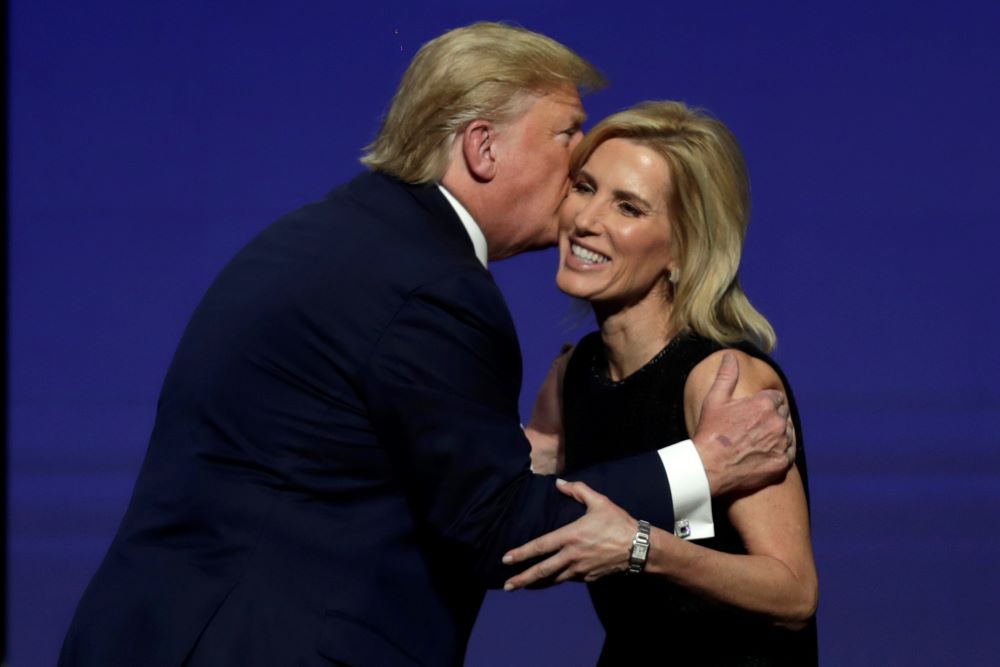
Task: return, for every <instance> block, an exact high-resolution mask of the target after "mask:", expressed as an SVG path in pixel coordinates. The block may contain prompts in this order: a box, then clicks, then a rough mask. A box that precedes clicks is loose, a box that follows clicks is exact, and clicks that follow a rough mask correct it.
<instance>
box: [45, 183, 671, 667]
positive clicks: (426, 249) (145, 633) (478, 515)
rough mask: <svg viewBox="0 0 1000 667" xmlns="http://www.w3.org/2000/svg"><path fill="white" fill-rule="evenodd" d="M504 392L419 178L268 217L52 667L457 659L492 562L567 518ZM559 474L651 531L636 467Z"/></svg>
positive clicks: (220, 294)
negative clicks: (532, 466)
mask: <svg viewBox="0 0 1000 667" xmlns="http://www.w3.org/2000/svg"><path fill="white" fill-rule="evenodd" d="M520 383H521V358H520V351H519V348H518V342H517V338H516V334H515V331H514V326H513V323H512V322H511V318H510V314H509V312H508V310H507V307H506V305H505V303H504V299H503V297H502V296H501V294H500V292H499V290H498V289H497V287H496V285H495V284H494V282H493V280H492V278H491V277H490V274H489V272H488V271H486V269H484V268H483V266H482V265H480V264H479V262H478V261H477V260H476V257H475V255H474V253H473V249H472V244H471V242H470V240H469V237H468V235H467V234H466V232H465V230H464V229H463V227H462V225H461V222H460V221H459V219H458V217H457V215H456V214H455V212H454V210H453V209H452V208H451V207H450V206H449V204H448V203H447V201H446V200H445V198H444V197H443V195H442V194H441V193H440V191H439V190H438V189H437V187H436V186H409V185H405V184H402V183H400V182H398V181H396V180H394V179H392V178H389V177H387V176H384V175H380V174H372V173H366V174H362V175H361V176H359V177H357V178H356V179H354V180H353V181H352V182H350V183H348V184H347V185H345V186H342V187H340V188H337V189H335V190H334V191H333V192H331V193H330V194H329V195H328V196H327V197H326V198H325V199H323V200H322V201H320V202H317V203H314V204H311V205H308V206H306V207H304V208H302V209H300V210H298V211H296V212H294V213H292V214H290V215H288V216H286V217H284V218H282V219H281V220H279V221H277V222H276V223H274V224H273V225H271V226H270V227H269V228H267V229H266V230H265V231H264V232H262V233H261V234H260V235H259V236H258V237H257V238H255V239H254V240H253V241H251V242H250V243H249V244H248V245H247V246H246V247H245V248H244V249H243V250H242V251H241V252H240V253H239V254H238V255H237V256H236V257H235V258H234V259H233V260H232V261H231V262H230V263H229V264H228V265H227V266H226V268H225V269H224V270H223V271H222V273H221V274H220V275H219V277H218V278H217V279H216V280H215V282H214V284H213V285H212V286H211V288H210V289H209V290H208V292H207V294H206V295H205V297H204V299H203V300H202V302H201V304H200V305H199V306H198V308H197V310H196V311H195V313H194V315H193V316H192V318H191V321H190V323H189V324H188V327H187V329H186V330H185V332H184V335H183V338H182V339H181V342H180V345H179V347H178V349H177V352H176V355H175V357H174V359H173V362H172V363H171V366H170V369H169V371H168V373H167V377H166V380H165V382H164V386H163V390H162V393H161V396H160V399H159V402H158V405H157V416H156V424H155V427H154V430H153V434H152V437H151V440H150V443H149V448H148V451H147V454H146V459H145V461H144V463H143V466H142V470H141V472H140V474H139V478H138V480H137V482H136V486H135V490H134V493H133V497H132V500H131V502H130V504H129V508H128V511H127V513H126V515H125V517H124V519H123V520H122V524H121V527H120V529H119V531H118V533H117V535H116V536H115V539H114V541H113V543H112V545H111V547H110V549H109V551H108V554H107V556H106V558H105V560H104V561H103V563H102V564H101V566H100V568H99V570H98V572H97V573H96V575H95V577H94V579H93V580H92V582H91V583H90V585H89V587H88V588H87V590H86V592H85V594H84V596H83V599H82V600H81V602H80V604H79V607H78V609H77V612H76V615H75V617H74V619H73V622H72V625H71V627H70V630H69V633H68V636H67V638H66V641H65V644H64V646H63V651H62V655H61V658H60V664H63V665H88V666H90V665H93V666H95V667H98V666H99V667H112V666H115V665H135V666H142V667H155V666H158V665H163V666H177V665H182V664H187V665H212V666H213V667H216V666H225V665H240V666H247V665H262V666H263V665H266V666H267V667H274V666H276V665H326V664H349V665H377V666H388V667H391V666H394V665H457V664H461V661H462V658H463V655H464V651H465V645H466V641H467V639H468V636H469V633H470V630H471V628H472V624H473V621H474V620H475V617H476V613H477V611H478V609H479V606H480V603H481V601H482V598H483V594H484V591H485V589H486V587H488V586H498V585H501V584H502V583H503V581H504V580H505V578H506V577H508V576H510V575H511V574H513V572H512V571H511V570H510V568H507V567H505V566H503V565H502V564H501V563H500V558H501V556H502V555H503V553H504V552H505V550H507V549H509V548H511V547H514V546H517V545H519V544H521V543H523V542H525V541H527V540H529V539H531V538H533V537H535V536H537V535H539V534H541V533H544V532H546V531H549V530H551V529H553V528H556V527H558V526H559V525H562V524H564V523H567V522H569V521H571V520H573V519H575V518H577V517H579V516H580V515H581V514H582V512H583V508H582V506H580V505H578V504H577V503H575V502H573V501H572V500H570V499H568V498H566V497H565V496H563V495H562V494H559V493H558V492H557V491H556V490H555V487H554V484H553V478H551V477H541V476H535V475H532V474H531V473H530V471H529V467H528V466H529V445H528V443H527V441H526V440H525V438H524V436H523V435H522V433H521V429H520V426H519V417H518V409H517V398H518V392H519V390H520ZM665 444H666V443H665ZM575 478H576V479H582V480H585V481H587V482H588V483H590V484H591V485H592V486H593V487H595V488H596V489H598V490H600V491H602V492H604V493H606V494H608V495H609V496H610V497H611V498H613V499H614V500H615V501H617V502H618V503H619V504H621V505H622V506H623V507H624V508H625V509H626V510H628V511H629V512H630V513H632V514H633V515H634V516H637V517H641V518H646V519H649V520H651V521H652V522H654V523H657V524H659V525H665V526H670V525H673V516H672V509H671V499H670V494H669V489H668V487H667V483H666V478H665V475H664V473H663V470H662V466H661V465H660V462H659V459H658V456H657V454H655V453H651V454H643V455H641V456H637V457H634V458H631V459H625V460H621V461H617V462H613V463H609V464H606V465H604V466H602V467H600V468H594V469H589V470H585V471H583V472H581V473H579V474H578V475H577V476H576V477H575ZM525 603H526V604H527V603H528V600H527V599H526V600H525Z"/></svg>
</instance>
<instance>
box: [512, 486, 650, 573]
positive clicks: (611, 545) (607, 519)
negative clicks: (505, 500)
mask: <svg viewBox="0 0 1000 667" xmlns="http://www.w3.org/2000/svg"><path fill="white" fill-rule="evenodd" d="M556 486H557V488H558V489H559V490H560V491H562V492H563V493H565V494H566V495H567V496H570V497H572V498H574V499H576V500H577V501H579V502H581V503H583V504H584V505H586V506H587V513H586V514H584V515H583V516H582V517H580V518H579V519H577V520H576V521H574V522H573V523H571V524H568V525H566V526H563V527H562V528H559V529H558V530H554V531H552V532H551V533H548V534H546V535H542V536H541V537H537V538H535V539H534V540H532V541H530V542H528V543H527V544H525V545H523V546H520V547H518V548H517V549H512V550H511V551H508V552H507V554H506V555H504V557H503V562H504V563H505V564H507V565H513V564H515V563H523V562H524V561H526V560H531V559H535V558H541V557H543V556H547V555H549V554H552V555H551V556H549V557H548V558H546V559H545V560H543V561H542V562H540V563H536V564H535V565H533V566H531V567H529V568H528V569H527V570H525V571H524V572H522V573H521V574H519V575H517V576H516V577H511V578H510V579H508V580H507V583H505V584H504V587H503V588H504V590H505V591H512V590H514V589H516V588H524V587H525V586H532V585H535V584H539V583H542V584H561V583H562V582H564V581H568V580H570V579H576V580H581V579H582V580H583V581H588V582H589V581H596V580H597V579H600V578H601V577H603V576H604V575H606V574H612V573H614V572H624V571H625V570H627V569H628V559H629V553H630V552H631V550H632V539H633V538H634V537H635V530H636V525H637V524H638V522H637V521H636V520H635V519H633V518H632V517H631V516H629V515H628V513H627V512H626V511H625V510H623V509H622V508H620V507H618V505H615V504H614V503H613V502H611V501H610V500H608V498H607V496H603V495H601V494H600V493H597V492H596V491H594V490H593V489H591V488H590V487H589V486H587V485H586V484H584V483H583V482H567V481H565V480H562V479H560V480H557V481H556Z"/></svg>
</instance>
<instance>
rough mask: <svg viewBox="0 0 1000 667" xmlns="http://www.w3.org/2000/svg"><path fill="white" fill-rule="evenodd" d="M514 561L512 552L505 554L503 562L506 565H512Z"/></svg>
mask: <svg viewBox="0 0 1000 667" xmlns="http://www.w3.org/2000/svg"><path fill="white" fill-rule="evenodd" d="M513 562H514V557H513V556H511V555H510V554H505V555H504V557H503V564H504V565H510V564H511V563H513Z"/></svg>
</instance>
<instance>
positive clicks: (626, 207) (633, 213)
mask: <svg viewBox="0 0 1000 667" xmlns="http://www.w3.org/2000/svg"><path fill="white" fill-rule="evenodd" d="M618 208H619V210H621V212H622V213H624V214H625V215H627V216H629V217H630V218H637V217H639V216H640V215H642V210H640V209H639V207H638V206H636V205H634V204H629V203H628V202H627V201H623V202H622V203H621V204H619V205H618Z"/></svg>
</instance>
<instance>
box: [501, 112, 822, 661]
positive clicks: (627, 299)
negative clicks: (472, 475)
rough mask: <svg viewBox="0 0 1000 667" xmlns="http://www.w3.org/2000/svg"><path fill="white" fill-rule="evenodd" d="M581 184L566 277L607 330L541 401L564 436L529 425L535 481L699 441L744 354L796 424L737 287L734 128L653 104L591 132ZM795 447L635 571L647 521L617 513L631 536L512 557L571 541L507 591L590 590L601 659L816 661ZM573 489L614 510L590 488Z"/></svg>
mask: <svg viewBox="0 0 1000 667" xmlns="http://www.w3.org/2000/svg"><path fill="white" fill-rule="evenodd" d="M572 179H573V187H572V190H571V192H570V194H569V196H568V198H567V200H566V201H565V203H564V204H563V207H562V213H561V228H560V237H559V250H560V252H559V270H558V274H557V277H556V282H557V284H558V285H559V287H560V289H562V290H563V291H564V292H566V293H567V294H570V295H572V296H575V297H579V298H582V299H586V300H587V301H588V302H589V303H590V304H591V306H592V307H593V310H594V313H595V315H596V318H597V322H598V324H599V326H600V330H599V331H598V332H594V333H592V334H590V335H588V336H586V337H585V338H583V340H581V341H580V343H579V344H578V345H577V346H576V349H575V350H574V351H573V352H572V354H571V356H570V355H564V356H563V357H561V358H560V360H559V361H557V363H556V364H555V366H554V369H555V371H554V372H555V374H556V375H557V376H558V377H557V378H556V379H555V381H553V382H549V383H548V384H549V388H550V389H551V388H552V387H553V386H560V387H561V393H559V394H558V395H555V394H553V396H556V398H555V400H551V396H550V397H548V399H547V398H546V396H544V395H543V396H541V397H540V401H539V405H544V404H545V402H546V400H549V402H550V403H558V404H560V405H561V410H562V427H563V428H564V432H563V433H562V434H560V433H558V430H559V428H560V426H559V424H558V423H557V422H558V420H556V423H550V424H547V423H546V419H545V417H544V415H540V416H539V418H538V419H535V420H534V421H533V423H532V424H531V426H529V429H528V430H529V435H531V436H532V440H533V445H534V452H533V462H534V467H535V469H536V472H559V473H562V474H563V476H565V477H567V478H568V479H572V476H573V471H574V470H576V469H579V468H582V467H585V466H588V465H593V464H595V463H599V462H601V461H606V460H609V459H613V458H618V457H621V456H626V455H630V454H634V453H636V452H638V451H643V450H655V449H657V448H658V447H660V446H662V443H663V442H671V441H675V440H679V439H683V438H686V437H689V436H688V434H689V433H693V432H694V431H695V429H696V428H697V426H698V422H699V415H700V411H701V405H702V401H703V400H704V398H705V395H706V392H707V391H708V389H709V387H710V385H711V381H712V379H713V378H714V377H715V375H716V372H717V371H718V370H719V369H720V366H721V365H722V364H723V363H726V364H732V363H733V361H736V362H738V365H739V381H738V384H737V386H736V392H737V395H740V394H742V395H749V394H752V393H754V392H757V391H761V390H765V389H778V390H781V391H783V392H785V394H786V395H787V396H788V399H789V403H790V406H791V409H792V414H793V421H794V424H795V428H796V430H798V428H799V423H798V415H797V412H796V410H795V405H794V399H793V398H792V395H791V393H790V392H789V388H788V386H787V383H786V382H785V380H784V376H783V375H782V373H781V371H780V370H779V369H778V367H777V366H776V365H775V364H774V362H773V361H772V360H771V359H770V358H769V357H768V356H767V355H766V354H765V352H768V351H770V350H771V348H772V347H773V345H774V342H775V335H774V331H773V329H772V328H771V326H770V325H769V324H768V322H767V321H766V320H765V319H764V317H763V316H762V315H761V314H760V313H758V312H757V311H756V310H755V309H754V308H753V307H752V306H751V305H750V303H749V301H748V300H747V298H746V297H745V296H744V294H743V291H742V290H741V288H740V286H739V283H738V281H737V269H738V266H739V260H740V252H741V248H742V244H743V238H744V235H745V232H746V227H747V221H748V216H749V185H748V180H747V174H746V169H745V166H744V162H743V158H742V155H741V153H740V150H739V147H738V146H737V144H736V141H735V139H734V138H733V136H732V134H731V133H730V132H729V131H728V130H727V129H726V128H725V126H723V125H722V124H721V123H720V122H718V121H717V120H715V119H713V118H711V117H709V116H708V115H706V114H705V113H703V112H700V111H698V110H694V109H691V108H688V107H686V106H685V105H683V104H680V103H676V102H657V103H645V104H641V105H639V106H637V107H635V108H633V109H630V110H628V111H624V112H622V113H619V114H615V115H613V116H611V117H609V118H607V119H605V120H604V121H602V122H601V123H599V124H598V125H597V126H596V127H595V128H594V130H593V131H592V132H591V133H590V134H588V135H587V137H586V138H585V139H584V141H583V143H582V144H581V145H580V146H579V147H578V148H577V150H576V152H575V154H574V158H573V164H572ZM542 412H544V410H543V411H542ZM798 442H799V448H798V456H797V462H796V463H797V465H796V466H794V467H793V468H792V469H791V471H790V472H789V473H788V475H787V476H786V477H785V478H784V480H783V481H781V482H780V483H777V484H774V485H772V486H769V487H766V488H764V489H763V490H761V491H758V492H756V493H753V494H749V495H744V496H742V497H728V498H725V497H724V498H722V499H717V500H716V501H714V502H713V515H714V529H712V528H709V529H708V530H707V531H705V530H704V529H700V530H701V532H699V529H696V528H695V529H693V528H692V526H690V525H687V524H684V523H681V524H680V525H678V526H667V527H660V528H657V527H654V528H652V530H651V532H650V533H649V549H648V555H647V556H646V560H645V562H638V563H637V562H636V561H637V560H641V559H639V558H637V556H636V550H635V548H634V546H633V545H634V542H633V540H635V539H636V535H637V529H636V526H637V522H636V520H635V519H634V518H633V517H630V516H629V515H628V514H626V513H625V512H624V511H622V510H617V508H615V509H616V510H617V511H616V512H614V513H613V516H614V520H615V521H617V522H618V523H619V524H620V526H621V529H620V530H619V531H618V539H617V540H610V541H609V540H603V541H597V542H595V543H593V544H588V543H586V541H581V540H579V539H577V540H576V541H575V542H573V543H566V544H560V543H558V538H559V534H558V532H556V533H552V534H550V535H549V536H545V537H542V538H539V539H538V540H535V541H533V542H531V543H529V544H527V545H525V546H524V547H522V548H520V549H517V550H515V551H513V552H511V553H510V554H509V558H508V561H509V562H519V561H521V560H524V559H525V558H527V557H532V556H538V555H540V554H542V553H551V552H552V551H557V550H558V549H559V548H560V547H561V550H558V553H556V554H555V555H552V556H550V557H549V558H547V559H546V560H544V561H542V562H541V563H539V564H538V565H536V566H534V567H532V568H530V569H529V570H527V571H525V572H524V573H522V574H521V575H519V576H517V577H514V578H512V579H511V580H510V581H509V582H508V589H512V588H517V587H521V586H524V585H527V584H529V583H534V582H535V581H538V580H539V579H542V578H549V579H555V580H556V581H564V580H567V579H571V578H577V579H584V580H586V581H588V582H591V583H590V593H591V598H592V600H593V602H594V605H595V608H596V610H597V613H598V616H599V617H600V619H601V622H602V623H603V625H604V627H605V630H606V631H607V638H606V641H605V644H604V648H603V651H602V654H601V658H600V663H599V664H600V665H628V664H644V663H645V664H648V663H650V661H652V663H653V664H661V662H662V663H664V664H666V663H669V664H671V665H808V664H813V663H815V662H816V634H815V620H814V613H815V609H816V603H817V590H818V588H817V577H816V569H815V564H814V562H813V554H812V547H811V544H810V537H809V515H808V509H807V501H806V483H805V461H804V458H803V448H802V445H801V435H799V438H798ZM560 488H561V489H562V490H563V491H564V492H565V493H567V494H568V495H572V496H573V497H575V498H576V499H577V500H579V501H581V502H584V503H586V504H587V506H588V508H589V509H592V508H595V507H601V508H603V509H604V511H605V512H607V511H608V506H609V505H610V503H609V501H607V499H606V498H604V497H603V496H601V495H600V494H597V493H596V492H594V491H592V490H591V489H589V488H588V487H586V486H584V485H583V484H582V483H564V482H562V483H560ZM612 507H613V506H612ZM639 518H640V519H641V517H639ZM605 523H606V521H605ZM661 528H666V530H663V529H661ZM713 530H714V535H713V534H712V532H713ZM639 532H643V530H640V531H639ZM684 538H687V539H684ZM630 568H631V570H632V571H633V572H635V571H636V570H641V575H640V576H628V573H627V572H626V571H628V570H629V569H630ZM622 572H626V574H624V575H623V574H620V573H622ZM608 574H613V576H605V575H608ZM661 637H662V638H663V640H664V641H659V639H660V638H661ZM658 656H662V660H661V659H660V658H659V657H658Z"/></svg>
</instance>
